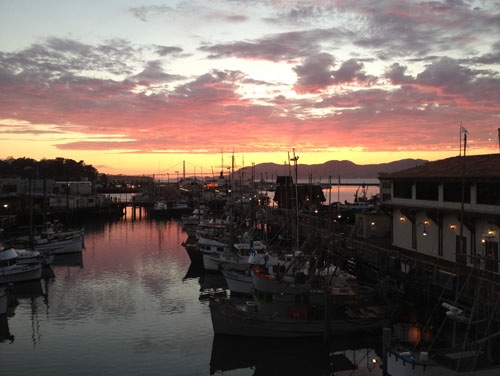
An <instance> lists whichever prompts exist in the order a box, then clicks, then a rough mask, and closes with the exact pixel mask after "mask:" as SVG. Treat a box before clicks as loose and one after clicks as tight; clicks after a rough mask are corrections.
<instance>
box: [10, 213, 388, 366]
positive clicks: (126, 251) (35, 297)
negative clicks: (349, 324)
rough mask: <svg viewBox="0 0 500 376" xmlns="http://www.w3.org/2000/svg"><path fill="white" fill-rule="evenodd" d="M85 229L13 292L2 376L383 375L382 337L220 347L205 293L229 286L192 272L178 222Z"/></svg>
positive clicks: (126, 220)
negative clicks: (80, 242)
mask: <svg viewBox="0 0 500 376" xmlns="http://www.w3.org/2000/svg"><path fill="white" fill-rule="evenodd" d="M85 229H86V232H85V248H84V250H83V252H82V254H76V255H58V256H57V257H56V259H55V261H54V264H53V265H52V266H51V267H50V268H49V269H47V270H45V273H44V278H43V279H42V280H41V281H37V282H35V283H32V282H29V283H22V284H16V285H15V286H14V291H13V292H12V295H13V296H15V297H16V300H17V303H18V304H17V305H15V306H14V307H11V308H10V310H9V313H8V316H7V317H3V318H2V320H1V325H2V333H3V334H4V335H3V338H2V340H1V341H0V364H1V367H2V368H1V369H2V374H6V375H7V374H8V375H9V376H17V375H23V376H24V375H41V376H43V375H213V374H224V375H299V374H300V375H304V374H307V375H337V374H338V375H343V374H349V375H356V374H358V375H362V374H363V375H364V374H375V375H380V374H381V370H380V357H379V352H378V351H376V350H377V348H379V347H380V342H381V337H380V338H362V337H356V338H335V339H333V340H332V343H330V344H329V345H325V344H323V343H322V342H321V341H314V342H310V341H306V340H300V341H276V340H259V341H253V340H249V339H246V338H231V337H229V338H228V337H221V338H219V337H217V338H214V335H213V330H212V325H211V319H210V312H209V308H208V301H207V300H206V299H204V294H203V292H204V291H206V289H211V288H213V289H217V288H224V280H223V278H222V277H221V276H220V275H217V274H205V273H203V270H201V269H200V268H199V267H196V266H195V265H191V263H190V260H189V257H188V255H187V252H186V250H185V249H184V247H183V246H182V242H183V241H184V240H185V239H186V238H187V234H186V233H185V232H184V231H183V229H182V225H181V223H180V222H178V221H176V220H174V219H172V220H165V221H155V220H150V219H148V218H146V217H145V216H135V217H132V215H131V213H130V212H128V213H127V215H126V216H124V217H123V218H121V219H119V220H115V221H106V222H98V221H96V222H93V223H86V224H85ZM5 333H7V334H8V335H5ZM353 367H354V368H353ZM345 369H347V370H349V372H348V373H342V372H344V370H345Z"/></svg>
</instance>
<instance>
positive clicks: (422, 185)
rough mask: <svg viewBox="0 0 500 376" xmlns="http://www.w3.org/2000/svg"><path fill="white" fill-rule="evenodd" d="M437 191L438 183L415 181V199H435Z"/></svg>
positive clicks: (436, 198)
mask: <svg viewBox="0 0 500 376" xmlns="http://www.w3.org/2000/svg"><path fill="white" fill-rule="evenodd" d="M438 192H439V184H438V183H432V182H417V183H416V199H417V200H427V201H437V200H438V197H439V196H438Z"/></svg>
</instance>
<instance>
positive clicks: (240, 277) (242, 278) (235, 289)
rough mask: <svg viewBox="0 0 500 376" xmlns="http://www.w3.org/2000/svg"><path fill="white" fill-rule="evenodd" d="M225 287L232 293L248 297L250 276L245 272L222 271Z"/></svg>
mask: <svg viewBox="0 0 500 376" xmlns="http://www.w3.org/2000/svg"><path fill="white" fill-rule="evenodd" d="M221 271H222V274H223V275H224V278H225V280H226V284H227V287H228V288H229V290H230V291H231V292H232V293H237V294H245V295H249V294H251V293H252V286H253V284H252V275H251V274H249V273H245V272H237V271H234V270H225V269H222V270H221Z"/></svg>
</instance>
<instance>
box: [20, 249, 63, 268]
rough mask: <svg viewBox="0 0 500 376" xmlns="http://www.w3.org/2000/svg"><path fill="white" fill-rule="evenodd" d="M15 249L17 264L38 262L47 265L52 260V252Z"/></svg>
mask: <svg viewBox="0 0 500 376" xmlns="http://www.w3.org/2000/svg"><path fill="white" fill-rule="evenodd" d="M15 251H16V253H17V256H18V259H17V264H19V265H22V264H33V263H39V264H42V266H48V265H51V264H52V262H53V261H54V255H53V254H41V253H40V252H39V251H35V250H33V249H16V250H15Z"/></svg>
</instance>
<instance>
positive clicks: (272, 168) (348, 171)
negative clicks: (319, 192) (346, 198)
mask: <svg viewBox="0 0 500 376" xmlns="http://www.w3.org/2000/svg"><path fill="white" fill-rule="evenodd" d="M426 162H428V161H426V160H423V159H402V160H399V161H394V162H389V163H379V164H367V165H358V164H356V163H353V162H351V161H328V162H325V163H323V164H315V165H306V164H300V163H299V164H298V165H297V175H298V178H299V179H308V178H310V177H311V176H312V178H313V180H318V179H320V178H321V180H323V181H326V180H327V179H328V178H329V177H331V178H332V179H337V178H338V177H339V176H340V178H341V179H371V178H373V179H376V178H378V176H379V173H382V172H385V173H391V172H396V171H401V170H405V169H407V168H411V167H415V166H419V165H422V164H424V163H426ZM290 171H291V175H292V176H295V169H294V166H293V165H292V166H285V165H279V164H276V163H261V164H257V165H255V178H256V179H259V178H261V177H262V178H264V179H265V180H267V181H270V180H271V179H275V178H276V176H279V175H289V174H290ZM241 172H242V173H243V174H244V176H246V177H249V176H251V175H252V167H243V168H241V169H239V170H238V175H239V174H240V173H241Z"/></svg>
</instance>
